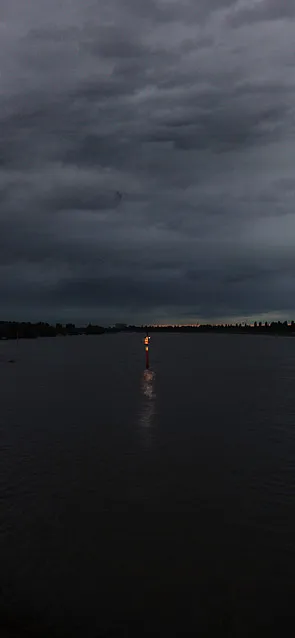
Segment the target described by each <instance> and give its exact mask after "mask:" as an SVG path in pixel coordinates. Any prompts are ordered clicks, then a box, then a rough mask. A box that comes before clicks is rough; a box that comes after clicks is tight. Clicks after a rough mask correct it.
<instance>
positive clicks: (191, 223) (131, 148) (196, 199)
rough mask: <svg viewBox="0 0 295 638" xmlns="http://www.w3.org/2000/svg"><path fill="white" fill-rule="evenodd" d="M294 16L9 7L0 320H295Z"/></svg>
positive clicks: (4, 12)
mask: <svg viewBox="0 0 295 638" xmlns="http://www.w3.org/2000/svg"><path fill="white" fill-rule="evenodd" d="M293 17H294V6H293V3H291V2H288V1H287V0H281V2H279V3H278V2H275V1H274V0H252V1H251V2H250V1H249V2H244V1H242V0H239V1H235V0H206V1H205V0H201V1H199V2H193V1H192V0H183V2H178V1H177V0H108V1H106V0H100V1H99V2H89V1H88V0H87V1H86V2H84V3H81V2H78V0H72V2H71V3H68V2H65V3H60V2H58V0H53V1H52V2H51V3H48V2H47V1H45V0H40V1H39V2H38V3H36V2H34V1H33V0H31V1H29V2H27V3H25V4H24V3H22V2H21V0H18V1H17V0H14V2H11V0H10V1H9V2H8V0H3V1H2V3H1V16H0V19H1V21H0V53H1V60H2V65H1V101H0V135H1V145H0V202H1V208H0V299H1V302H2V312H3V314H4V315H5V316H11V314H14V315H15V316H18V317H22V316H23V317H24V318H30V317H32V318H35V317H36V318H38V317H41V318H43V317H44V318H46V317H47V316H48V318H49V319H52V318H59V317H60V318H61V319H62V318H65V319H71V318H73V319H74V320H79V321H80V320H81V321H83V320H101V321H105V322H108V321H114V320H116V319H117V318H118V317H119V318H120V319H124V318H125V319H126V320H127V321H133V320H134V321H145V320H150V321H155V320H159V321H161V320H163V319H165V320H167V319H168V320H169V317H170V319H171V320H173V321H175V320H177V319H180V320H186V319H207V318H209V319H210V318H213V319H218V318H222V317H226V318H229V317H233V318H235V317H241V316H245V315H252V316H253V315H254V314H255V313H257V314H264V313H265V315H267V316H268V315H269V313H272V312H273V313H275V314H276V315H277V314H278V313H280V312H281V313H282V314H284V312H287V311H290V312H292V310H293V308H294V302H293V298H294V295H293V289H294V283H295V282H294V276H293V272H294V266H295V263H294V257H293V253H294V236H295V221H294V217H293V207H294V185H293V184H294V182H293V172H294V169H293V166H294V161H295V148H294V144H293V137H294V103H295V102H294V86H295V84H294V80H295V71H294V57H293V40H294V29H295V25H294V21H293ZM121 194H122V196H121Z"/></svg>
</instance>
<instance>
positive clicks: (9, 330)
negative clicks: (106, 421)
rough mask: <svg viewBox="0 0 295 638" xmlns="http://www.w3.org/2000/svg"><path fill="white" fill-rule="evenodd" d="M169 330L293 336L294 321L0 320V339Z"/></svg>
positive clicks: (294, 333)
mask: <svg viewBox="0 0 295 638" xmlns="http://www.w3.org/2000/svg"><path fill="white" fill-rule="evenodd" d="M146 330H148V331H149V332H151V333H152V332H170V333H171V332H172V333H187V332H194V333H205V332H209V333H210V332H215V333H229V334H234V333H236V334H252V335H253V334H267V335H295V323H294V321H291V322H287V321H283V322H282V321H272V322H270V323H268V322H267V321H266V322H261V321H260V322H257V321H255V323H254V324H247V323H235V324H227V323H225V324H218V325H217V324H201V325H199V326H181V325H179V326H177V325H171V326H169V325H167V326H155V325H153V326H148V325H145V326H144V325H141V326H133V325H127V324H116V325H115V326H110V327H108V328H105V327H103V326H100V325H96V324H92V323H89V324H88V325H87V326H84V327H77V326H75V324H73V323H66V324H62V323H56V324H55V325H50V324H49V323H44V322H38V323H30V322H17V321H0V339H36V338H38V337H58V336H62V337H65V336H74V335H101V334H104V333H117V332H145V331H146Z"/></svg>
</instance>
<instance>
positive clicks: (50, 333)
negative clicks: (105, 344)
mask: <svg viewBox="0 0 295 638" xmlns="http://www.w3.org/2000/svg"><path fill="white" fill-rule="evenodd" d="M104 332H105V328H103V327H102V326H97V325H92V324H91V323H90V324H88V326H85V327H80V328H79V327H76V326H75V325H74V324H73V323H67V324H61V323H56V324H55V325H54V326H52V325H50V324H49V323H44V322H42V321H40V322H38V323H30V322H23V321H22V322H17V321H0V339H36V338H38V337H58V336H62V337H65V336H73V335H81V334H85V335H98V334H103V333H104Z"/></svg>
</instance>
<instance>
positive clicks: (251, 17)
mask: <svg viewBox="0 0 295 638" xmlns="http://www.w3.org/2000/svg"><path fill="white" fill-rule="evenodd" d="M294 16H295V6H294V2H292V0H281V1H280V2H276V0H260V1H259V2H254V3H249V5H248V6H247V5H246V4H245V5H241V8H240V9H239V8H238V9H237V10H236V11H235V12H234V13H233V14H230V15H229V22H230V24H231V25H232V26H235V27H237V26H241V25H243V24H249V25H251V24H253V23H256V22H264V21H269V20H280V19H287V18H288V19H289V18H294Z"/></svg>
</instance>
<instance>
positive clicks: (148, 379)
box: [139, 370, 156, 447]
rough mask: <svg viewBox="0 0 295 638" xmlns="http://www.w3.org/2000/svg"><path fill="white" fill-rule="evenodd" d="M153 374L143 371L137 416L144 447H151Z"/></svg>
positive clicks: (153, 399)
mask: <svg viewBox="0 0 295 638" xmlns="http://www.w3.org/2000/svg"><path fill="white" fill-rule="evenodd" d="M155 376H156V375H155V373H154V372H153V370H144V372H143V376H142V383H141V389H142V402H141V410H140V414H139V426H140V430H141V432H144V444H145V446H148V447H149V446H150V445H151V438H152V437H151V428H152V426H153V417H154V413H155V399H156V393H155V387H154V386H155Z"/></svg>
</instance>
